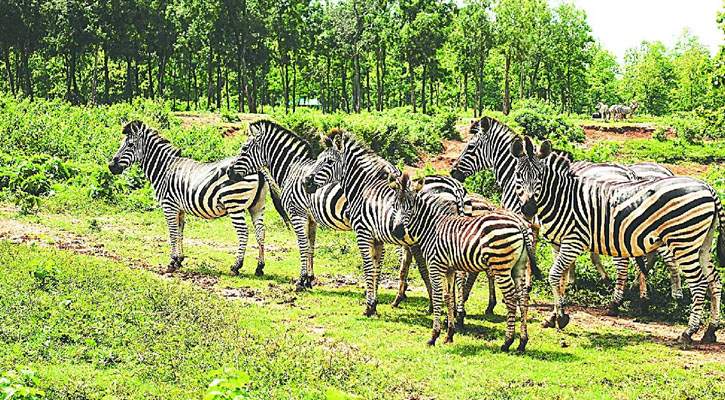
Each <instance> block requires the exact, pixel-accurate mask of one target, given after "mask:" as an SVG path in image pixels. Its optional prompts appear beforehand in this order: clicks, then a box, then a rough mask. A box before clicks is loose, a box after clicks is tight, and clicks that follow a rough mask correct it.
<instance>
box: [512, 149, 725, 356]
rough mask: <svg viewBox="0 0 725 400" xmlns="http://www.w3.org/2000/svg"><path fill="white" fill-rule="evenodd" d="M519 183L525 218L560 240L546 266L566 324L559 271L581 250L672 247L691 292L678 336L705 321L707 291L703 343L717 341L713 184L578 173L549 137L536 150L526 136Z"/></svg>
mask: <svg viewBox="0 0 725 400" xmlns="http://www.w3.org/2000/svg"><path fill="white" fill-rule="evenodd" d="M510 146H511V147H510V152H511V154H512V155H513V156H514V157H516V160H517V161H516V171H515V174H516V175H515V176H516V177H515V188H516V194H517V197H518V198H519V201H520V205H521V210H522V212H523V214H524V216H525V217H526V218H533V217H534V216H537V215H538V217H539V219H540V221H541V225H542V228H543V231H544V235H545V236H546V238H547V239H549V240H550V241H551V242H553V243H556V244H558V245H559V246H560V251H559V255H558V257H557V258H556V260H555V262H554V265H553V266H552V268H551V269H550V271H549V284H550V285H551V288H552V291H553V293H554V313H553V314H552V315H551V317H550V318H549V321H550V322H551V323H552V324H553V323H554V322H556V323H557V324H558V326H559V327H560V328H564V327H565V326H566V325H567V324H568V322H569V316H568V315H567V314H566V313H565V311H564V306H563V289H564V288H563V285H561V274H562V272H563V271H565V270H566V269H567V268H568V267H569V266H570V265H571V264H572V263H573V262H574V261H575V260H576V257H577V256H578V255H579V254H580V253H582V252H584V251H591V252H597V253H600V254H607V255H611V256H613V257H637V256H643V255H645V254H647V253H650V252H652V251H653V250H655V249H656V248H658V247H660V246H662V245H664V246H667V248H668V249H669V251H670V253H671V254H672V258H673V259H674V261H675V263H676V264H677V266H678V267H679V268H680V269H681V270H682V272H683V273H684V275H685V279H686V280H687V282H688V285H689V287H690V291H691V293H692V302H693V306H692V310H691V312H690V318H689V322H688V326H687V329H686V330H685V331H684V332H683V333H682V335H681V336H680V337H679V339H678V341H680V342H681V343H683V344H685V345H689V344H691V343H692V335H693V334H694V333H695V332H697V331H698V329H699V328H700V325H701V314H702V309H703V305H704V301H705V294H706V292H707V291H709V292H710V295H711V300H710V307H711V308H710V324H709V326H708V328H707V330H706V332H705V334H704V336H703V338H702V342H703V343H712V342H715V341H716V336H715V331H716V330H717V328H718V324H719V313H720V292H721V290H722V281H721V280H720V279H721V278H720V276H719V273H718V272H717V271H716V270H715V266H714V265H713V264H712V261H711V258H710V246H711V243H712V240H713V235H714V233H715V230H716V229H717V230H719V231H720V234H719V236H718V241H717V246H716V247H717V259H718V263H719V264H720V265H721V266H722V265H725V212H723V207H722V203H721V202H720V199H719V197H718V196H717V193H716V192H715V190H714V189H713V188H712V187H711V186H710V185H708V184H706V183H705V182H702V181H700V180H698V179H695V178H690V177H668V178H660V179H655V180H649V181H648V180H642V181H637V182H606V181H598V180H594V179H589V178H582V177H580V176H577V175H575V174H574V173H573V172H572V170H571V163H570V161H569V160H568V159H566V157H563V156H560V155H556V154H554V155H552V153H551V142H549V141H548V140H547V141H544V142H543V143H542V144H541V146H540V148H539V149H538V150H537V149H536V148H535V146H534V144H533V142H532V141H531V139H530V138H529V137H525V138H524V140H523V141H522V140H521V139H520V138H517V139H516V140H514V141H513V142H512V143H511V145H510Z"/></svg>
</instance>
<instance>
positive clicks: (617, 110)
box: [607, 104, 624, 121]
mask: <svg viewBox="0 0 725 400" xmlns="http://www.w3.org/2000/svg"><path fill="white" fill-rule="evenodd" d="M623 107H624V106H623V105H621V104H613V105H611V106H609V109H607V115H609V119H613V120H615V121H616V120H618V119H620V116H621V115H622V108H623Z"/></svg>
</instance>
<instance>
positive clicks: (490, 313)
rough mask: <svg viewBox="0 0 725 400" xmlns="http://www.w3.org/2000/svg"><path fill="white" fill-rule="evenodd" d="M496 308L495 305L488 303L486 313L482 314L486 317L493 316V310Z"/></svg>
mask: <svg viewBox="0 0 725 400" xmlns="http://www.w3.org/2000/svg"><path fill="white" fill-rule="evenodd" d="M495 307H496V303H488V307H486V311H485V312H484V314H486V315H493V309H494V308H495Z"/></svg>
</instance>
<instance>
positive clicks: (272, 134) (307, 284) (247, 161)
mask: <svg viewBox="0 0 725 400" xmlns="http://www.w3.org/2000/svg"><path fill="white" fill-rule="evenodd" d="M248 130H249V133H250V137H249V139H248V140H247V142H245V143H244V145H242V147H241V149H240V150H239V154H238V155H237V158H236V159H235V160H234V162H233V164H232V165H231V167H230V168H229V169H228V171H227V175H228V176H229V177H230V179H231V180H232V181H235V180H237V179H239V178H240V177H242V176H244V175H246V174H248V173H254V172H255V171H260V170H265V169H266V170H268V171H269V175H270V179H272V180H273V181H274V182H275V183H276V184H277V186H279V187H280V189H281V191H282V194H281V206H282V208H283V209H285V210H286V212H287V213H288V214H289V216H290V223H291V225H292V228H293V230H294V232H295V235H296V236H297V245H298V248H299V250H300V277H299V280H298V281H297V284H296V288H297V290H303V289H306V288H311V287H312V282H313V281H314V279H315V277H314V247H315V238H316V233H317V226H318V225H321V226H323V227H326V228H329V229H333V230H337V231H349V230H351V229H352V226H351V224H350V220H349V218H348V208H349V206H348V202H347V199H346V197H345V193H344V192H343V190H342V187H341V186H340V185H339V184H337V183H334V184H328V185H324V186H321V187H320V188H319V189H318V190H317V191H315V192H314V193H309V192H308V191H307V190H306V188H305V184H304V182H303V178H304V177H305V176H306V175H307V174H308V173H309V172H310V171H311V170H312V168H313V166H314V164H315V159H314V158H312V157H311V155H310V150H309V143H307V142H306V141H305V140H303V139H301V138H300V137H299V136H297V135H296V134H294V133H293V132H291V131H289V130H288V129H286V128H284V127H282V126H280V125H278V124H276V123H274V122H272V121H266V120H261V121H256V122H253V123H251V124H250V125H249V129H248ZM323 140H326V141H330V140H331V139H330V138H324V139H323ZM387 168H388V169H390V171H391V172H393V171H394V172H396V173H398V170H397V168H395V167H394V166H392V165H388V166H387ZM448 181H449V182H448V187H447V188H446V182H444V181H443V180H432V181H431V184H430V185H426V188H425V190H426V191H428V190H431V191H434V192H435V193H436V194H437V195H439V196H443V197H445V198H446V199H448V200H450V201H451V202H453V203H455V204H456V207H462V203H463V200H462V198H463V196H464V195H465V189H463V186H462V185H461V184H460V183H458V182H457V181H454V180H450V179H449V180H448ZM419 253H420V252H419V251H418V250H417V248H415V247H413V248H409V247H407V246H404V247H403V254H402V256H401V260H402V266H401V271H405V276H406V277H407V271H408V267H409V264H410V262H411V260H412V258H414V257H415V258H416V261H417V264H418V268H419V270H420V274H421V277H422V279H423V281H424V282H425V284H426V287H430V283H429V280H428V269H427V268H426V267H425V263H424V262H423V259H422V255H420V254H419ZM404 283H405V282H402V283H401V290H400V291H399V296H398V297H396V301H395V302H394V303H393V305H394V306H396V305H397V304H398V303H400V301H402V300H403V298H405V286H404Z"/></svg>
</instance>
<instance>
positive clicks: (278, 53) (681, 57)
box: [0, 0, 725, 116]
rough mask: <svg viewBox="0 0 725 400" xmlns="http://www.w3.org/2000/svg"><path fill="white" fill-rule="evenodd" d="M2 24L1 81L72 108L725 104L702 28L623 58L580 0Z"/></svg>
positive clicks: (89, 5)
mask: <svg viewBox="0 0 725 400" xmlns="http://www.w3.org/2000/svg"><path fill="white" fill-rule="evenodd" d="M723 18H724V17H723V15H722V14H720V15H719V16H717V18H716V16H713V20H712V21H703V23H712V24H715V23H717V24H720V25H721V26H722V24H723ZM716 19H717V20H716ZM0 25H1V26H3V34H2V35H0V53H1V54H0V56H1V57H0V64H2V71H3V75H4V79H3V80H2V82H1V83H0V90H3V91H5V92H8V93H12V94H13V95H18V96H25V97H29V98H34V97H44V98H62V99H65V100H67V101H68V102H70V103H72V104H111V103H117V102H124V101H126V102H129V101H131V100H132V99H133V98H136V97H144V98H149V99H163V100H166V101H170V102H171V103H172V109H173V110H178V111H189V110H220V109H227V110H232V111H237V112H250V113H256V112H264V110H265V107H270V106H275V107H281V108H283V109H284V110H285V111H293V112H294V111H295V109H296V108H297V107H298V106H299V105H303V106H304V105H310V104H312V103H314V104H319V106H320V108H321V109H322V111H324V112H335V111H342V112H345V113H352V112H355V113H359V112H361V111H363V110H367V111H371V110H377V111H382V110H385V109H389V108H394V107H400V106H410V107H412V109H413V111H418V110H420V111H421V112H423V113H434V112H436V111H437V110H442V109H456V110H461V109H464V110H470V111H472V112H473V115H474V116H478V115H480V114H481V113H482V112H484V110H487V109H490V110H501V111H503V112H504V114H508V111H509V110H510V109H511V107H512V104H514V103H515V102H516V101H519V100H522V99H529V98H536V99H540V100H544V101H546V102H548V103H550V104H552V105H554V106H555V107H556V108H557V109H558V110H559V111H560V112H563V113H590V112H593V111H594V105H595V104H596V103H597V102H600V101H601V102H604V103H605V104H630V103H631V102H632V101H638V102H639V104H640V105H641V110H640V112H643V113H646V114H651V115H665V114H668V113H671V112H675V111H692V110H695V109H698V108H704V109H709V110H714V109H718V108H720V107H722V106H723V105H725V95H724V94H723V89H722V85H723V83H725V53H723V52H722V51H721V52H719V53H718V54H717V55H716V56H714V57H713V56H711V55H710V53H709V51H708V49H707V48H706V47H705V46H704V45H703V44H702V43H700V41H699V40H698V38H697V37H696V36H695V35H694V34H693V33H692V32H691V31H690V30H688V29H685V30H683V31H682V32H681V34H680V36H679V39H678V41H677V43H676V44H675V45H674V46H673V47H669V48H668V47H666V46H665V45H663V44H662V43H661V42H659V41H651V42H648V41H643V42H642V43H641V44H640V45H639V46H636V47H633V48H631V49H629V50H628V51H627V52H626V55H625V56H624V60H623V62H622V63H621V64H620V63H619V62H618V61H617V59H616V57H615V56H614V55H613V54H612V53H611V52H610V51H608V50H607V49H606V48H603V47H602V46H601V45H600V44H599V43H597V42H596V41H595V40H594V38H593V36H592V32H591V28H590V26H589V25H588V23H587V16H586V14H585V13H584V12H583V11H582V10H581V9H578V8H577V7H576V6H575V5H573V4H569V3H566V2H563V3H561V4H559V5H556V6H554V5H552V4H549V2H548V1H546V0H522V1H519V0H500V1H495V2H494V1H490V0H466V1H463V2H453V1H437V0H400V1H388V0H342V1H321V0H281V1H276V0H275V1H272V0H241V1H233V0H114V1H110V2H107V1H96V0H67V1H60V0H51V1H44V0H2V2H0ZM312 100H314V101H312ZM267 109H268V110H269V108H267Z"/></svg>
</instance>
